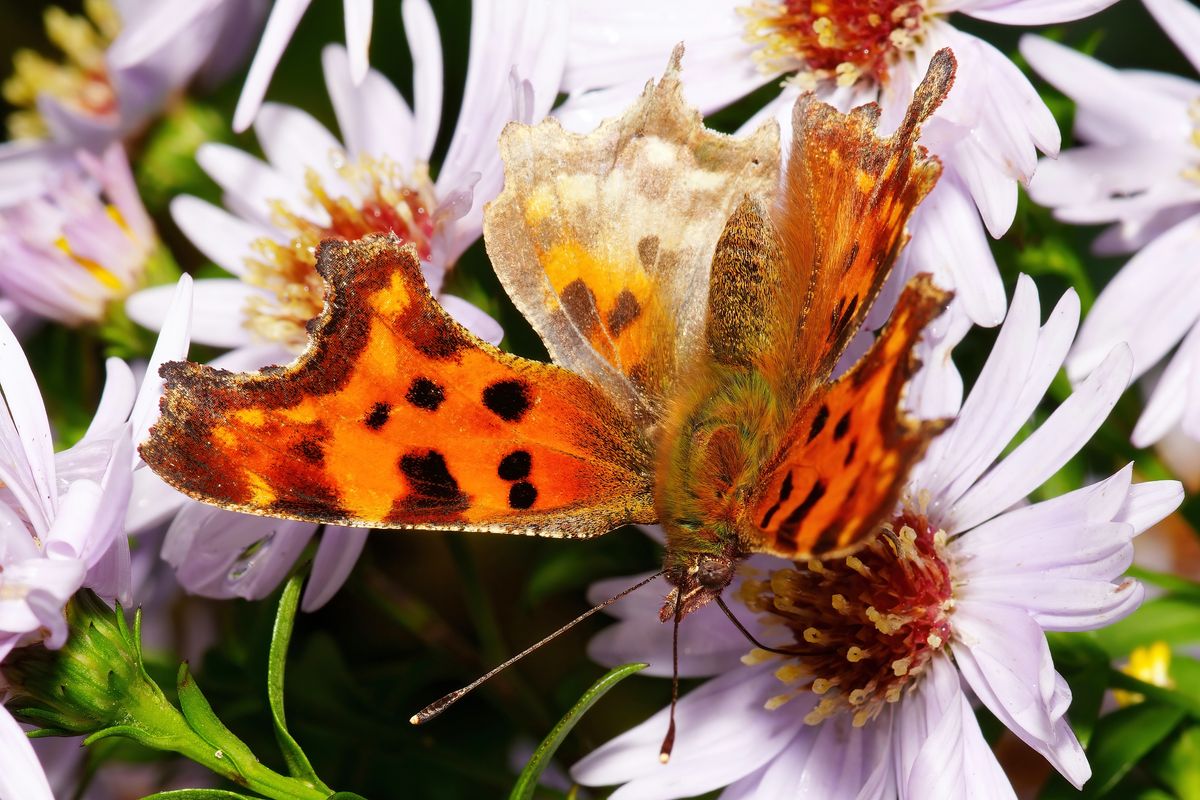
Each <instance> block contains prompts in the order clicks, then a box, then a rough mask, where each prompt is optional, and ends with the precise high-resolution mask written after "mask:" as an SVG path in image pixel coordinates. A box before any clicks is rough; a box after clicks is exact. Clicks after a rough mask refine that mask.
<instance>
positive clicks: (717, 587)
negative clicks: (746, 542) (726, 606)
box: [658, 549, 741, 622]
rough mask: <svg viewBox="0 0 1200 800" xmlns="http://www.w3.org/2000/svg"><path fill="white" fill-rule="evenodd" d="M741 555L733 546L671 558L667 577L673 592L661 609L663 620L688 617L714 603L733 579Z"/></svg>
mask: <svg viewBox="0 0 1200 800" xmlns="http://www.w3.org/2000/svg"><path fill="white" fill-rule="evenodd" d="M740 560H741V557H740V556H739V555H738V554H736V553H735V552H733V550H732V549H729V550H727V551H723V552H717V553H708V552H706V553H684V554H681V555H679V556H676V557H675V558H673V559H671V563H669V564H668V565H667V566H666V570H665V573H664V574H665V577H666V579H667V582H668V583H670V584H671V587H672V588H671V591H670V592H669V593H668V594H667V597H666V600H664V602H663V607H662V609H661V610H660V611H659V612H658V613H659V617H660V618H661V619H662V621H663V622H666V621H667V620H669V619H671V618H672V617H674V616H675V613H676V610H677V609H678V612H679V616H680V617H681V618H682V617H686V616H687V615H688V614H690V613H691V612H693V611H695V610H696V609H698V608H701V607H702V606H705V605H707V604H708V603H710V602H712V600H713V599H715V598H716V597H718V596H719V595H720V594H721V592H723V591H725V587H726V586H728V585H729V584H730V582H731V581H732V580H733V572H734V570H735V569H736V568H737V563H738V562H739V561H740Z"/></svg>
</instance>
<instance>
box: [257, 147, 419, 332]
mask: <svg viewBox="0 0 1200 800" xmlns="http://www.w3.org/2000/svg"><path fill="white" fill-rule="evenodd" d="M339 172H340V173H341V176H342V178H343V179H344V180H345V182H346V184H347V185H348V186H349V188H350V189H351V191H352V192H353V193H355V194H357V198H350V197H341V196H337V197H335V196H333V195H331V194H330V193H329V192H328V191H327V190H326V188H325V186H324V185H323V184H322V182H321V178H320V176H319V175H318V174H317V172H316V171H315V170H311V169H310V170H309V171H308V173H307V175H306V178H305V183H306V185H307V187H308V191H309V194H310V198H309V203H310V206H311V207H313V208H321V209H324V211H325V213H326V215H327V217H328V219H327V220H322V221H321V222H315V221H313V220H312V219H311V218H309V217H308V216H305V215H304V213H303V212H293V211H291V210H290V209H289V208H288V207H287V206H286V205H285V204H284V203H283V201H279V200H276V201H275V202H274V222H275V224H276V225H277V226H278V227H279V228H280V229H281V230H283V231H286V232H288V233H290V234H291V235H292V238H291V240H290V241H289V242H288V243H287V244H280V243H278V242H275V241H273V240H271V239H260V240H258V241H257V242H255V250H256V251H257V257H251V258H247V259H246V265H247V267H248V275H247V277H246V280H247V282H249V283H251V284H253V285H255V286H258V287H260V288H263V289H266V290H267V291H268V292H270V294H271V296H270V297H257V298H251V300H250V301H249V303H248V305H247V308H246V323H245V324H246V326H247V327H248V328H249V329H250V330H251V331H253V332H255V333H256V334H257V335H259V336H261V337H262V338H263V339H266V340H268V341H273V342H279V343H281V344H284V345H286V346H288V347H292V348H294V349H300V348H303V347H304V344H305V342H306V341H307V334H306V332H305V324H306V323H307V322H308V321H309V320H311V319H312V318H314V317H316V316H317V315H318V314H319V313H320V312H321V307H322V305H323V304H324V302H325V282H324V281H323V280H322V279H321V276H320V275H318V274H317V270H316V263H317V245H319V244H320V243H321V241H322V240H323V239H340V240H342V241H353V240H355V239H361V238H362V237H363V236H366V235H367V234H370V233H388V232H391V233H395V234H396V235H397V236H399V237H400V239H401V240H402V241H404V242H405V243H412V244H414V245H416V247H417V253H418V255H420V257H421V258H422V259H423V260H425V259H428V258H429V255H430V248H431V242H432V238H433V233H434V230H435V228H436V227H437V223H438V219H437V218H436V216H435V213H434V208H435V200H434V196H433V184H432V183H431V182H430V180H429V174H428V172H427V170H426V169H425V168H423V167H422V168H418V169H417V170H415V171H414V173H413V174H412V175H411V176H404V175H403V173H402V171H401V170H400V168H399V167H398V166H397V165H396V164H395V163H394V162H392V161H390V160H388V159H374V158H370V157H363V158H362V159H360V160H359V161H358V162H357V163H354V164H345V165H343V166H342V167H341V169H340V170H339Z"/></svg>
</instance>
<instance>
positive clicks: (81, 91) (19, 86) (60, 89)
mask: <svg viewBox="0 0 1200 800" xmlns="http://www.w3.org/2000/svg"><path fill="white" fill-rule="evenodd" d="M84 13H85V14H86V16H74V15H71V14H68V13H67V12H66V11H63V10H62V9H61V8H58V7H57V6H51V7H50V8H48V9H46V14H45V22H46V36H47V38H48V39H50V41H51V43H53V44H54V46H55V47H57V48H58V49H59V50H61V51H62V53H63V59H62V61H61V63H60V62H57V61H53V60H51V59H48V58H46V57H44V56H42V55H40V54H38V53H36V52H35V51H33V50H28V49H22V50H18V51H17V53H16V55H15V56H13V74H12V76H11V77H10V78H8V80H6V81H5V82H4V87H3V94H4V99H5V100H7V101H8V102H9V103H10V104H12V105H13V106H16V107H17V109H18V110H17V111H14V112H13V113H11V114H10V115H9V117H8V131H9V134H10V136H11V137H12V138H13V139H37V138H44V137H46V136H48V135H49V134H50V130H49V128H48V127H47V125H46V121H45V120H44V119H42V115H41V114H40V113H39V112H38V110H37V99H38V95H41V94H48V95H50V96H51V97H54V98H55V99H57V100H59V101H60V102H63V103H65V104H67V105H70V106H72V107H73V108H75V109H77V110H79V111H82V112H83V113H85V114H87V115H88V116H96V117H101V116H108V115H111V114H114V113H116V111H117V93H116V90H115V89H113V86H112V83H111V82H110V81H109V77H108V69H107V67H106V66H105V61H104V58H105V52H106V51H107V49H108V46H109V45H110V44H112V41H113V39H115V38H116V37H117V34H118V33H119V32H120V28H121V25H120V19H119V17H118V16H117V12H116V9H115V8H113V6H112V3H111V2H109V0H86V1H85V2H84Z"/></svg>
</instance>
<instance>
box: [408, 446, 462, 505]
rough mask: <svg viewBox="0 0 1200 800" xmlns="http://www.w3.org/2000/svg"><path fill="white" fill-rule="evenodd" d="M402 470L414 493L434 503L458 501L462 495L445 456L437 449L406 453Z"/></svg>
mask: <svg viewBox="0 0 1200 800" xmlns="http://www.w3.org/2000/svg"><path fill="white" fill-rule="evenodd" d="M400 471H401V472H403V473H404V477H405V478H407V479H408V481H409V484H410V485H411V487H412V490H413V492H414V494H416V495H418V496H419V497H421V498H423V499H425V500H426V501H429V502H432V503H434V504H438V503H447V502H453V501H457V500H458V499H460V497H461V493H460V492H459V490H458V481H456V480H455V479H454V476H453V475H451V474H450V470H449V469H447V467H446V459H445V457H444V456H443V455H442V454H441V453H439V452H438V451H436V450H427V451H425V452H423V453H421V452H414V453H405V454H404V455H403V456H401V457H400Z"/></svg>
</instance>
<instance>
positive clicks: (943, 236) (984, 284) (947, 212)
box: [908, 167, 1006, 327]
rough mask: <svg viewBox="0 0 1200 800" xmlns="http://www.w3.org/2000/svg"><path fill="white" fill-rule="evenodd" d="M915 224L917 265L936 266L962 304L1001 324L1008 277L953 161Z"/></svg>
mask: <svg viewBox="0 0 1200 800" xmlns="http://www.w3.org/2000/svg"><path fill="white" fill-rule="evenodd" d="M910 227H911V229H912V236H913V238H912V241H911V242H910V243H909V245H908V250H909V254H908V259H909V261H910V262H911V263H912V265H913V267H912V268H913V270H914V271H916V272H926V271H929V272H932V273H933V275H934V281H935V282H936V283H938V284H939V285H942V286H944V285H946V284H949V286H951V287H953V288H954V290H955V299H956V300H957V301H958V303H959V304H960V307H961V308H962V309H963V310H964V311H965V312H966V314H967V315H968V316H969V317H970V318H971V320H972V321H973V322H975V323H976V324H977V325H983V326H986V327H992V326H995V325H999V324H1000V322H1001V320H1003V319H1004V312H1005V306H1006V298H1005V296H1004V283H1003V282H1002V281H1001V280H1000V270H999V269H998V268H997V266H996V260H995V258H994V257H993V256H992V250H991V246H990V245H989V243H988V240H987V235H986V234H985V233H984V230H983V225H982V223H981V221H980V218H979V212H978V211H977V210H976V208H975V203H974V202H973V201H972V200H971V196H970V193H969V192H968V191H967V188H966V186H964V185H963V183H962V181H961V179H960V178H959V177H958V175H957V174H955V172H954V169H953V167H947V168H946V170H945V171H944V173H943V174H942V177H941V179H940V180H939V181H938V184H937V186H936V187H935V188H934V190H933V191H932V192H931V193H930V194H929V196H928V197H927V198H925V201H924V202H923V203H922V204H921V206H920V207H919V208H918V209H917V212H916V214H915V215H914V218H913V220H912V223H911V225H910ZM943 276H945V277H943Z"/></svg>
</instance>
